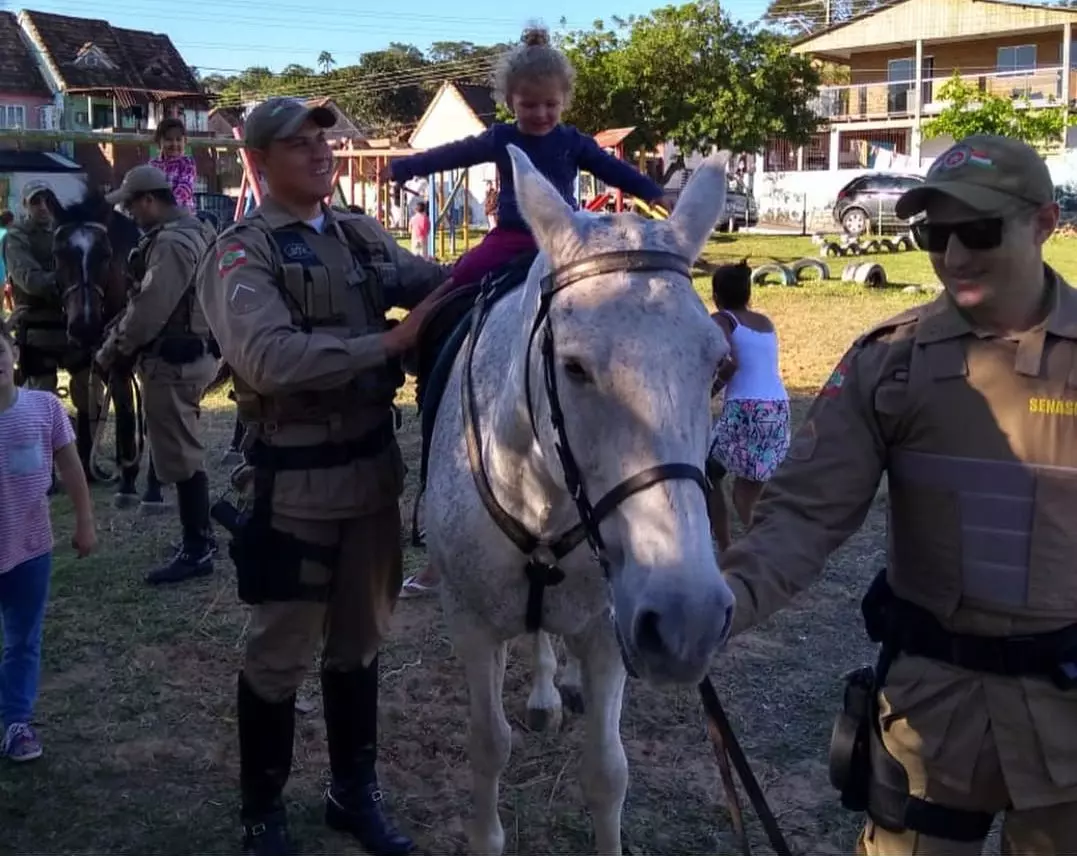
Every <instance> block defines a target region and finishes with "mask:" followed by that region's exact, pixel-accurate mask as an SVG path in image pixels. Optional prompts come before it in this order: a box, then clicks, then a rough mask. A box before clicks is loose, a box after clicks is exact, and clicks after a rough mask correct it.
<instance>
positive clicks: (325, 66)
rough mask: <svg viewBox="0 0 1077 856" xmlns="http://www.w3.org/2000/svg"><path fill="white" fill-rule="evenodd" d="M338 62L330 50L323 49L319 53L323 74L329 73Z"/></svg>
mask: <svg viewBox="0 0 1077 856" xmlns="http://www.w3.org/2000/svg"><path fill="white" fill-rule="evenodd" d="M336 64H337V61H336V60H335V59H333V55H332V54H331V53H329V51H322V52H321V53H320V54H318V65H319V66H320V67H321V69H322V74H329V72H331V71H332V70H333V66H334V65H336Z"/></svg>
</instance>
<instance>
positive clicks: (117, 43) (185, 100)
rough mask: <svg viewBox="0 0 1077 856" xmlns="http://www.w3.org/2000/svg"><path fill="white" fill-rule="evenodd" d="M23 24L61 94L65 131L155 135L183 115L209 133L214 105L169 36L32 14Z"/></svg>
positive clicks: (190, 124) (190, 127) (20, 17)
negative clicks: (165, 122) (161, 125)
mask: <svg viewBox="0 0 1077 856" xmlns="http://www.w3.org/2000/svg"><path fill="white" fill-rule="evenodd" d="M18 20H19V23H20V25H21V26H22V29H23V31H24V32H25V34H26V35H27V36H28V38H29V40H30V42H31V45H32V46H33V49H34V52H35V54H36V58H37V61H38V67H39V68H40V69H41V70H42V72H43V73H44V75H45V77H46V79H47V80H48V81H49V82H50V84H51V85H52V88H53V91H54V92H55V93H56V94H57V96H56V101H57V107H58V108H59V111H60V116H59V120H58V123H57V127H58V128H59V129H62V130H68V131H93V130H105V129H113V130H130V131H152V130H153V129H154V128H155V127H157V123H158V122H160V121H161V120H162V119H164V118H166V117H168V116H179V117H181V118H183V120H184V123H185V124H186V125H187V129H188V131H190V132H196V133H197V132H204V131H206V129H207V125H206V122H207V115H208V113H209V101H208V99H207V97H206V94H205V92H203V90H202V86H201V85H200V84H199V82H198V81H197V80H196V79H195V76H194V73H193V72H192V71H191V69H190V67H189V66H188V65H187V63H186V62H184V60H183V57H182V56H181V55H180V53H179V51H178V50H176V46H175V45H174V44H172V40H171V39H170V38H169V37H168V36H166V35H163V34H161V33H151V32H146V31H143V30H128V29H125V28H123V27H114V26H112V25H111V24H109V22H108V21H102V20H97V19H93V18H74V17H70V16H68V15H55V14H52V13H46V12H35V11H29V10H27V11H22V12H19V15H18Z"/></svg>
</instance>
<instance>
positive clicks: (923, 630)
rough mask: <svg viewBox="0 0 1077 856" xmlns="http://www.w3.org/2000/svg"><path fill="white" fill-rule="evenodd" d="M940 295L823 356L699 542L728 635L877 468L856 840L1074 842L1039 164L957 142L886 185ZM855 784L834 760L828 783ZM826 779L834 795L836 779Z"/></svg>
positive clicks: (825, 541)
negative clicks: (1000, 818)
mask: <svg viewBox="0 0 1077 856" xmlns="http://www.w3.org/2000/svg"><path fill="white" fill-rule="evenodd" d="M920 212H924V213H926V220H925V221H923V222H921V223H919V224H915V225H914V227H913V229H914V233H915V235H916V238H917V242H918V243H919V245H920V246H921V247H922V248H923V249H925V250H927V252H928V253H930V255H931V262H932V265H933V266H934V268H935V272H936V273H937V274H938V277H939V279H940V281H941V282H942V283H943V285H944V286H945V293H944V294H942V295H941V296H940V297H939V298H938V299H937V300H935V301H933V302H931V303H928V304H926V305H923V306H918V307H916V308H914V309H912V310H910V311H908V312H906V313H904V314H903V315H900V316H898V317H897V318H894V319H891V320H890V321H887V322H885V323H884V324H882V325H880V326H879V327H877V328H876V329H874V330H872V331H870V332H869V333H867V334H866V335H864V336H862V337H861V338H860V339H859V340H858V341H857V342H856V344H855V345H854V346H853V348H852V349H851V350H850V351H849V352H848V353H847V354H846V355H845V356H844V357H843V359H842V360H841V362H840V363H839V365H838V367H837V368H836V369H835V371H834V374H833V375H832V377H831V378H830V380H829V381H828V382H827V384H826V385H825V386H824V388H823V390H822V391H821V392H820V394H819V396H818V397H817V398H816V400H815V402H814V403H813V404H812V407H811V410H810V411H809V413H808V417H807V420H806V422H805V423H804V425H803V426H802V427H801V428H800V430H799V432H798V433H797V435H796V437H795V439H794V441H793V445H792V448H791V450H790V452H789V456H788V458H787V460H786V462H785V464H784V465H783V466H782V467H781V468H780V469H779V470H778V473H777V475H776V476H775V478H774V480H773V481H772V482H770V484H769V486H768V488H767V489H766V491H765V492H764V495H763V498H762V501H761V502H760V503H759V505H758V507H757V508H756V511H755V516H754V519H753V522H752V527H751V530H750V531H749V532H748V534H747V535H746V537H744V538H743V539H742V540H740V541H738V542H736V543H734V544H733V546H732V547H731V548H730V549H729V551H728V552H727V553H725V555H724V556H723V558H724V562H723V566H724V570H725V573H726V575H727V578H728V580H729V582H730V584H731V585H732V587H733V591H734V593H735V594H736V598H737V611H736V616H735V619H734V630H735V632H739V631H740V630H744V629H745V628H747V627H750V626H752V625H754V624H756V623H758V622H759V621H762V620H763V619H764V618H766V617H767V616H768V615H770V614H771V613H773V612H774V611H775V610H777V609H779V608H781V607H782V606H784V605H785V604H786V603H787V602H788V601H789V600H790V598H792V597H793V596H794V595H795V594H796V593H797V592H798V591H800V590H802V589H803V588H805V587H806V586H807V585H809V584H810V583H811V582H812V581H813V580H814V579H815V578H816V577H817V576H818V575H819V574H820V572H821V571H822V569H823V565H824V563H825V561H826V558H827V556H828V555H829V554H830V553H831V552H832V551H833V550H834V549H835V548H837V547H838V545H839V544H841V543H842V542H843V541H844V540H845V539H846V538H848V537H849V536H850V535H851V534H853V532H855V530H856V529H857V528H859V526H860V525H861V523H862V522H863V520H864V518H865V516H866V514H867V512H868V510H869V509H870V507H871V505H872V502H873V500H874V498H875V493H876V490H877V488H878V486H879V481H880V478H881V476H882V474H883V472H884V471H885V472H886V473H887V476H888V485H889V530H890V538H889V551H888V553H889V556H888V559H889V561H888V567H887V570H886V572H885V574H883V575H880V577H879V578H878V579H877V580H876V582H875V584H874V585H873V586H872V589H871V591H870V592H869V594H868V596H867V597H866V598H865V601H864V615H865V619H866V623H867V628H868V632H869V635H870V636H871V637H872V639H873V641H875V642H878V643H880V644H881V657H880V662H879V665H878V669H877V672H878V674H877V680H876V684H875V686H876V687H877V688H878V689H879V690H880V691H879V692H878V693H876V692H874V691H871V692H869V693H867V694H865V697H866V698H869V699H871V707H872V708H873V709H871V710H869V714H870V715H866V716H865V717H864V720H863V721H864V722H865V723H866V733H867V734H869V735H870V736H869V737H868V740H869V742H871V741H873V742H874V744H875V747H876V749H877V750H880V751H876V752H873V753H872V754H871V769H870V774H869V776H868V777H867V779H866V781H867V782H868V784H867V786H866V788H865V789H864V793H861V794H852V796H853V797H854V799H853V802H854V803H859V804H860V805H861V806H863V804H864V803H866V804H867V807H868V815H869V820H868V823H867V826H866V828H865V830H864V831H863V833H862V834H861V837H860V842H859V852H861V853H866V854H873V855H874V854H885V856H908V854H913V853H915V854H919V856H935V854H948V856H949V855H950V854H970V855H971V854H979V853H980V851H981V849H982V846H983V842H984V838H985V836H986V834H987V832H988V828H989V827H990V825H991V823H992V820H993V818H994V817H995V815H996V814H998V813H1003V812H1004V813H1005V819H1004V823H1003V827H1002V837H1003V839H1004V840H1003V852H1010V853H1021V854H1026V856H1034V854H1042V855H1043V856H1047V854H1059V853H1077V727H1075V724H1077V626H1075V624H1074V622H1075V621H1077V574H1075V573H1074V556H1077V526H1074V524H1073V514H1074V510H1075V509H1077V418H1074V415H1075V414H1077V372H1075V369H1074V367H1075V366H1077V291H1075V290H1074V289H1073V288H1071V287H1070V286H1069V285H1067V284H1066V283H1065V282H1063V280H1062V279H1061V277H1059V276H1058V274H1057V273H1056V272H1055V271H1053V270H1052V269H1051V268H1049V267H1048V266H1046V265H1045V264H1044V262H1043V244H1044V242H1045V241H1046V240H1047V238H1048V237H1049V236H1050V235H1051V233H1052V232H1053V231H1054V229H1055V227H1056V225H1057V223H1058V206H1057V205H1056V204H1055V202H1054V188H1053V185H1052V181H1051V177H1050V174H1049V173H1048V171H1047V167H1046V166H1045V164H1044V162H1043V159H1042V158H1041V157H1040V156H1039V155H1038V154H1037V153H1036V152H1035V151H1033V150H1032V149H1031V148H1029V147H1028V146H1026V145H1025V144H1024V143H1020V142H1018V141H1016V140H1012V139H1006V138H1000V137H988V136H975V137H969V138H966V139H964V140H962V141H961V142H959V143H958V144H957V145H955V146H953V147H952V148H950V149H949V150H947V151H946V152H944V153H943V154H942V155H941V156H940V157H939V158H938V159H936V161H935V162H934V164H933V165H932V167H931V169H930V171H929V172H928V174H927V179H926V183H925V184H924V185H923V186H922V187H919V188H916V189H915V190H912V191H910V192H908V193H907V194H906V195H905V196H904V197H902V198H901V199H900V200H899V202H898V205H897V214H898V216H899V217H902V218H909V217H912V216H914V215H916V214H918V213H920ZM849 780H850V781H855V780H856V777H855V775H854V776H852V777H850V778H849ZM847 795H848V794H847Z"/></svg>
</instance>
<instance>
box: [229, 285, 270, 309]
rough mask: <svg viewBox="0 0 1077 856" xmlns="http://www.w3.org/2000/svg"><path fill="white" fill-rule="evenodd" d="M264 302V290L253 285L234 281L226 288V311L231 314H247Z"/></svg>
mask: <svg viewBox="0 0 1077 856" xmlns="http://www.w3.org/2000/svg"><path fill="white" fill-rule="evenodd" d="M265 303H266V294H265V292H264V291H262V290H260V289H258V288H255V287H254V286H253V285H247V284H246V283H244V282H235V283H233V284H232V285H231V287H230V288H229V290H228V311H229V312H231V313H232V314H233V315H247V314H249V313H251V312H254V311H255V310H256V309H259V308H261V307H262V306H263V305H264V304H265Z"/></svg>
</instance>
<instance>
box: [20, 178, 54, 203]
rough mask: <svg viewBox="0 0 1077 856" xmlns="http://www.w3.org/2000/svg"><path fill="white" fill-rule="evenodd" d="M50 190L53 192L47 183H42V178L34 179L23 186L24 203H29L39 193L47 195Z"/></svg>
mask: <svg viewBox="0 0 1077 856" xmlns="http://www.w3.org/2000/svg"><path fill="white" fill-rule="evenodd" d="M49 190H52V187H51V186H50V185H49V183H48V182H47V181H42V180H41V179H40V178H33V179H31V180H30V181H28V182H26V184H24V185H23V186H22V201H23V202H24V203H28V202H30V201H31V200H32V199H33V198H34V197H35V196H37V195H38V194H39V193H45V192H46V191H49Z"/></svg>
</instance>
